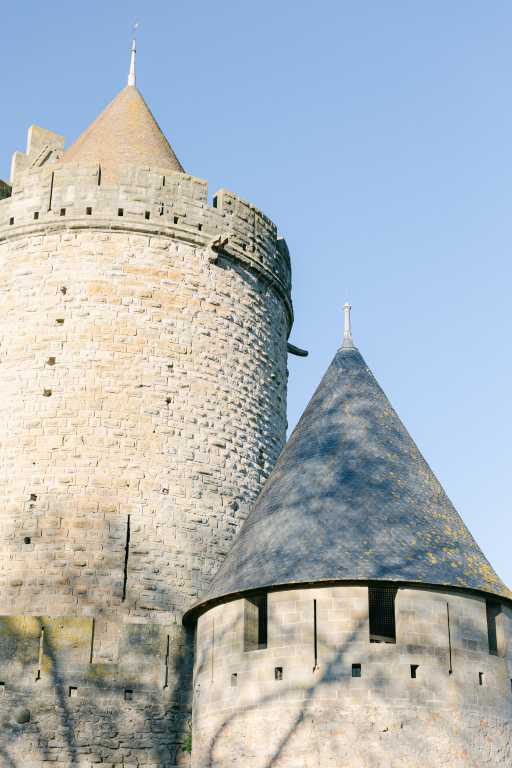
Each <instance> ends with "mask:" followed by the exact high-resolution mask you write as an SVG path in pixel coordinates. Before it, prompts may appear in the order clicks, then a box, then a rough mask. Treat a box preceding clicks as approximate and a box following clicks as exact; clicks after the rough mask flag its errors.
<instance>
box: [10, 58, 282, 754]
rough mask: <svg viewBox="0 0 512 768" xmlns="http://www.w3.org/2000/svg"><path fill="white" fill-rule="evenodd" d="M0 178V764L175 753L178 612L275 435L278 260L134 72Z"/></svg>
mask: <svg viewBox="0 0 512 768" xmlns="http://www.w3.org/2000/svg"><path fill="white" fill-rule="evenodd" d="M134 58H135V52H134V51H133V53H132V69H131V72H130V78H129V84H128V85H127V86H126V87H125V88H124V89H123V90H122V91H121V92H120V93H119V94H118V95H117V96H116V97H115V99H114V100H113V101H112V103H111V104H110V105H109V106H108V107H107V108H106V109H105V110H104V112H102V114H101V115H100V116H99V117H98V118H97V120H96V121H95V122H93V123H92V125H91V126H90V127H89V128H88V129H87V130H86V131H85V132H84V133H83V134H82V136H80V138H79V139H78V140H77V141H76V142H75V143H74V144H73V145H72V146H70V147H69V149H67V150H65V149H64V139H63V137H62V136H59V135H57V134H55V133H52V132H51V131H47V130H43V129H41V128H38V127H36V126H32V128H31V129H30V131H29V135H28V145H27V151H26V153H19V152H18V153H16V154H15V156H14V158H13V165H12V176H11V180H10V183H9V184H7V183H5V182H2V183H1V184H0V197H1V198H2V199H1V200H0V392H1V393H2V397H1V401H0V410H1V415H0V425H1V426H0V495H1V506H2V515H1V529H0V537H1V550H0V583H1V590H0V660H1V664H0V709H1V713H2V718H3V720H2V722H3V726H2V731H3V734H4V737H3V740H2V743H1V744H0V762H1V761H2V760H4V761H5V762H4V764H5V765H6V766H9V768H13V766H16V768H40V766H42V765H47V764H49V763H48V762H47V761H50V762H51V764H52V766H55V767H56V768H57V767H59V768H61V767H62V768H68V766H79V767H80V768H82V767H84V768H85V767H87V768H89V766H91V765H97V764H98V763H100V764H105V765H108V766H120V765H123V766H131V767H135V766H139V765H141V766H142V765H143V766H145V767H146V768H147V767H148V766H155V768H156V766H158V768H164V767H165V768H168V767H169V766H174V765H178V764H179V765H182V764H183V765H186V764H188V761H189V756H188V752H187V743H188V741H189V736H188V735H187V724H186V721H187V717H188V713H189V690H190V673H189V667H190V661H191V652H190V647H189V645H188V644H187V637H186V634H185V632H184V630H183V628H182V625H181V617H182V614H183V611H184V610H185V609H186V608H187V607H189V606H190V605H191V604H192V602H193V601H194V600H195V599H197V596H198V595H199V594H200V593H201V592H202V590H203V589H204V588H205V587H206V586H207V584H208V583H209V581H210V579H211V576H212V574H214V573H215V571H216V570H217V568H218V566H219V564H220V563H221V562H222V560H223V558H224V556H225V555H226V553H227V551H228V550H229V548H230V544H231V542H232V540H233V537H234V535H235V534H236V532H237V530H238V528H239V527H240V524H241V523H242V521H243V520H244V519H245V517H246V514H247V509H248V505H249V504H251V502H253V501H254V500H255V499H256V497H257V495H258V493H259V491H260V489H261V487H262V485H263V482H264V481H265V479H266V477H267V475H268V474H269V472H270V470H271V468H272V466H273V464H274V462H275V460H276V458H277V456H278V455H279V453H280V451H281V448H282V447H283V444H284V439H285V429H286V380H287V368H286V364H287V359H286V358H287V338H288V334H289V331H290V327H291V323H292V308H291V301H290V260H289V254H288V250H287V247H286V244H285V242H284V240H283V239H281V238H280V237H278V235H277V231H276V227H275V226H274V224H273V223H272V222H271V221H270V220H269V219H268V218H267V217H266V216H264V215H263V214H262V213H261V212H260V211H259V210H258V209H256V208H255V207H254V206H253V205H251V204H249V203H247V202H245V201H244V200H242V199H240V198H239V197H237V196H236V195H234V194H232V193H231V192H228V191H226V190H221V191H219V192H217V194H216V195H215V196H214V197H213V202H209V201H208V190H207V184H206V182H205V181H203V180H202V179H200V178H196V177H193V176H190V175H188V174H187V173H186V172H185V171H184V170H183V167H182V166H181V164H180V162H179V161H178V159H177V157H176V155H175V153H174V151H173V150H172V148H171V146H170V145H169V143H168V141H167V139H166V138H165V137H164V135H163V133H162V132H161V130H160V128H159V126H158V125H157V123H156V121H155V119H154V117H153V115H152V114H151V112H150V110H149V108H148V106H147V105H146V103H145V101H144V99H143V97H142V95H141V93H140V92H139V90H138V89H137V87H136V86H135V71H134Z"/></svg>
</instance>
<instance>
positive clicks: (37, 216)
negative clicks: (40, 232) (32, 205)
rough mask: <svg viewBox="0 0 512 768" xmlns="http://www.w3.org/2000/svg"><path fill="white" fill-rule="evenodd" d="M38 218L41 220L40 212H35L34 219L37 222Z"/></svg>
mask: <svg viewBox="0 0 512 768" xmlns="http://www.w3.org/2000/svg"><path fill="white" fill-rule="evenodd" d="M38 218H39V211H34V219H36V220H37V219H38Z"/></svg>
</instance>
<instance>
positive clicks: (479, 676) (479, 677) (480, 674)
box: [478, 672, 484, 685]
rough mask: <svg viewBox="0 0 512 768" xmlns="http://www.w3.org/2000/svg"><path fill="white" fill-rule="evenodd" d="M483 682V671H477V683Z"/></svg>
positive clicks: (481, 683)
mask: <svg viewBox="0 0 512 768" xmlns="http://www.w3.org/2000/svg"><path fill="white" fill-rule="evenodd" d="M483 684H484V673H483V672H479V673H478V685H483Z"/></svg>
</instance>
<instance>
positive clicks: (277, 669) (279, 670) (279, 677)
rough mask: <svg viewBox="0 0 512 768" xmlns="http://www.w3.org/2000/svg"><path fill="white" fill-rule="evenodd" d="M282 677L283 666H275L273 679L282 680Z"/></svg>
mask: <svg viewBox="0 0 512 768" xmlns="http://www.w3.org/2000/svg"><path fill="white" fill-rule="evenodd" d="M282 679H283V668H282V667H275V669H274V680H282Z"/></svg>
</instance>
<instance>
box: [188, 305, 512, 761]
mask: <svg viewBox="0 0 512 768" xmlns="http://www.w3.org/2000/svg"><path fill="white" fill-rule="evenodd" d="M348 312H349V307H348V306H347V307H346V328H345V337H344V341H343V345H342V347H341V349H339V351H338V352H337V353H336V355H335V357H334V360H333V361H332V363H331V365H330V367H329V369H328V370H327V373H326V374H325V376H324V378H323V380H322V382H321V383H320V386H319V387H318V389H317V391H316V393H315V394H314V396H313V398H312V400H311V402H310V403H309V405H308V407H307V408H306V411H305V412H304V414H303V416H302V418H301V420H300V422H299V424H298V426H297V427H296V429H295V431H294V432H293V434H292V436H291V437H290V440H289V441H288V443H287V445H286V447H285V449H284V451H283V453H282V454H281V457H280V458H279V460H278V462H277V465H276V467H275V469H274V470H273V472H272V474H271V475H270V478H269V480H268V482H267V484H266V485H265V488H264V490H263V492H262V494H261V495H260V497H259V499H258V501H257V503H256V505H255V507H254V508H253V510H252V512H251V514H250V515H249V518H248V520H247V521H246V523H245V524H244V526H243V528H242V531H241V534H240V536H239V537H238V538H237V540H236V542H235V544H234V546H233V548H232V550H231V552H230V553H229V555H228V557H227V558H226V560H225V561H224V563H223V565H222V566H221V568H220V570H219V572H218V574H217V575H216V577H215V578H214V580H213V582H212V584H211V586H210V588H209V590H208V592H207V594H206V595H205V596H204V597H203V599H202V600H201V601H200V602H199V603H198V604H197V605H196V606H195V607H194V608H193V609H192V610H191V611H189V612H188V614H187V615H186V617H185V620H189V621H197V644H196V648H197V654H196V663H195V684H194V707H193V711H194V724H195V725H194V733H193V755H192V765H193V768H213V767H214V766H215V767H217V766H219V768H228V766H229V768H242V767H244V768H245V766H251V767H252V768H270V767H271V766H277V765H279V766H280V768H292V767H293V768H319V767H321V768H342V767H343V768H481V766H484V765H485V766H492V768H498V767H500V768H501V767H502V768H505V767H506V766H507V767H509V766H510V765H512V688H511V685H512V594H511V592H510V591H509V590H508V589H507V588H506V587H505V585H504V584H503V583H502V582H501V581H500V579H499V578H498V577H497V576H496V574H495V573H494V571H493V569H492V567H491V566H490V565H489V563H488V561H487V560H486V559H485V557H484V555H483V554H482V552H481V551H480V549H479V547H478V545H477V544H476V542H475V541H474V539H473V538H472V536H471V534H470V533H469V531H468V530H467V528H466V527H465V525H464V523H463V522H462V520H461V518H460V517H459V515H458V514H457V512H456V510H455V509H454V507H453V505H452V504H451V502H450V501H449V499H448V498H447V496H446V494H445V492H444V491H443V489H442V487H441V486H440V484H439V482H438V481H437V479H436V478H435V477H434V475H433V473H432V471H431V469H430V467H429V466H428V464H427V463H426V462H425V460H424V459H423V457H422V456H421V454H420V452H419V451H418V448H417V447H416V445H415V444H414V442H413V440H412V439H411V437H410V436H409V434H408V432H407V431H406V429H405V428H404V426H403V424H402V423H401V421H400V420H399V418H398V416H397V414H396V413H395V411H394V410H393V408H392V407H391V405H390V403H389V401H388V399H387V398H386V396H385V394H384V392H383V391H382V390H381V388H380V387H379V385H378V383H377V382H376V380H375V378H374V377H373V375H372V373H371V372H370V370H369V369H368V367H367V366H366V364H365V362H364V360H363V358H362V356H361V354H360V353H359V352H358V350H357V349H356V348H355V347H354V345H353V343H352V338H351V333H350V323H349V315H348Z"/></svg>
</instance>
